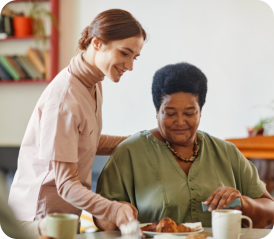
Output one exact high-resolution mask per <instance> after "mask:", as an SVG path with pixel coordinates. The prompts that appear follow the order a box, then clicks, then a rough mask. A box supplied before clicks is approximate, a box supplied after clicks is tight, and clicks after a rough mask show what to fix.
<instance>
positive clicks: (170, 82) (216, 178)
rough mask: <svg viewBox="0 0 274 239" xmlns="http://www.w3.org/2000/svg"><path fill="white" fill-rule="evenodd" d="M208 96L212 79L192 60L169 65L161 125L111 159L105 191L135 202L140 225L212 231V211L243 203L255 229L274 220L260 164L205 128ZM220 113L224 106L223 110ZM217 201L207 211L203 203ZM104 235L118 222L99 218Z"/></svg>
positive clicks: (161, 73) (161, 88)
mask: <svg viewBox="0 0 274 239" xmlns="http://www.w3.org/2000/svg"><path fill="white" fill-rule="evenodd" d="M206 93H207V79H206V76H205V75H204V74H203V73H202V72H201V71H200V70H199V69H198V68H196V67H195V66H193V65H190V64H188V63H179V64H175V65H167V66H165V67H163V68H161V69H160V70H158V71H157V72H156V73H155V75H154V78H153V84H152V95H153V102H154V105H155V108H156V118H157V121H158V128H155V129H152V130H145V131H141V132H139V133H137V134H135V135H133V136H132V137H130V138H129V139H127V140H125V141H124V142H122V143H121V144H120V145H119V146H118V147H117V148H116V150H115V151H114V153H113V155H112V156H111V157H110V159H109V161H108V162H107V164H106V166H105V168H104V170H103V171H102V173H101V176H100V178H99V181H98V186H97V193H100V194H101V195H102V196H103V197H106V198H108V199H111V200H117V201H124V202H129V203H131V204H132V205H134V206H135V207H136V208H137V210H138V212H139V214H138V220H139V221H140V222H142V223H144V222H154V221H157V220H160V219H162V218H163V217H166V216H168V217H170V218H171V219H173V220H174V221H176V222H197V221H201V222H202V224H203V226H205V227H210V226H211V213H210V212H211V211H212V210H213V209H214V208H215V206H217V208H218V209H220V208H222V207H224V206H227V205H229V204H230V203H231V202H232V201H233V200H234V199H235V198H240V200H241V207H237V208H235V209H239V210H241V211H242V213H243V214H244V215H246V216H248V217H250V218H251V219H252V221H253V225H254V227H257V228H263V227H265V226H267V225H269V224H271V223H273V221H274V216H273V215H274V201H273V198H272V197H271V196H270V194H269V193H268V192H267V191H266V187H265V184H264V183H263V182H262V181H261V180H260V178H259V176H258V173H257V170H256V168H255V167H254V165H253V164H252V163H251V162H250V161H248V160H247V159H246V158H245V157H244V156H243V155H242V154H241V152H240V151H239V150H238V149H237V148H236V147H235V146H234V145H233V144H232V143H230V142H226V141H224V140H221V139H218V138H216V137H213V136H211V135H210V134H208V133H205V132H203V131H200V130H198V127H199V123H200V119H201V111H202V108H203V105H204V103H205V99H206ZM216 110H218V109H216ZM203 201H206V204H210V207H209V210H208V211H207V212H203V211H202V206H201V202H203ZM96 224H97V226H98V227H99V228H101V229H103V230H113V229H115V225H114V224H112V223H110V222H106V221H103V220H98V219H96Z"/></svg>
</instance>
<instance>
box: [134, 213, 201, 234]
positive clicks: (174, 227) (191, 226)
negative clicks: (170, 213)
mask: <svg viewBox="0 0 274 239" xmlns="http://www.w3.org/2000/svg"><path fill="white" fill-rule="evenodd" d="M139 227H140V229H141V230H142V231H143V233H144V234H146V235H148V236H155V235H161V234H167V233H168V234H172V235H178V236H183V235H188V234H191V233H198V232H202V231H203V230H204V228H203V227H202V223H201V222H189V223H176V222H174V221H173V220H172V219H171V218H169V217H165V218H163V219H162V220H160V221H157V222H153V223H141V224H140V225H139Z"/></svg>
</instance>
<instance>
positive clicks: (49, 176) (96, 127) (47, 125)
mask: <svg viewBox="0 0 274 239" xmlns="http://www.w3.org/2000/svg"><path fill="white" fill-rule="evenodd" d="M145 40H146V32H145V31H144V29H143V28H142V26H141V24H140V23H139V22H138V21H137V20H136V19H135V18H134V17H133V16H132V15H131V14H130V13H129V12H127V11H124V10H120V9H112V10H107V11H105V12H102V13H100V14H99V15H98V16H96V18H95V19H94V20H93V22H92V23H91V24H90V25H89V26H87V27H86V28H85V29H84V30H83V32H82V37H81V39H80V40H79V44H78V49H79V51H78V54H77V55H76V56H75V57H73V58H72V59H71V62H70V64H69V66H68V67H66V68H65V69H63V70H62V71H61V72H60V73H59V74H58V75H57V76H56V77H55V78H54V79H53V81H52V82H51V83H50V84H49V85H48V87H47V88H46V89H45V91H44V92H43V93H42V95H41V97H40V99H39V101H38V103H37V105H36V107H35V109H34V111H33V113H32V116H31V119H30V122H29V124H28V127H27V130H26V133H25V136H24V138H23V141H22V144H21V149H20V153H19V157H18V169H17V172H16V175H15V178H14V181H13V184H12V186H11V191H10V195H9V205H10V206H11V207H12V209H13V211H14V213H15V215H16V218H17V219H18V220H20V221H22V222H21V225H23V226H24V227H25V228H26V230H28V226H29V225H31V226H32V227H33V225H36V226H37V225H38V223H37V222H38V221H40V222H41V223H40V224H39V225H40V226H39V229H40V234H41V235H45V234H46V233H45V232H44V229H45V226H44V225H45V220H42V221H41V219H43V218H45V216H46V215H47V214H49V213H55V212H58V213H72V214H77V215H80V214H81V211H82V210H86V211H88V212H90V213H91V214H93V215H94V216H96V217H97V218H100V219H102V220H107V221H110V222H112V223H114V224H115V225H116V226H118V227H119V226H120V225H121V224H122V223H127V222H128V221H130V220H133V219H136V216H137V210H136V208H135V207H134V206H132V205H128V204H124V203H121V202H116V201H110V200H107V199H105V198H103V197H102V196H100V195H99V194H95V193H93V192H92V191H91V190H90V188H91V168H92V164H93V160H94V157H95V155H110V154H111V153H112V151H113V150H114V148H115V147H116V146H117V145H118V144H119V143H120V142H122V141H123V140H124V139H126V138H127V137H121V136H109V135H102V134H101V130H102V111H101V108H102V85H101V81H102V80H103V79H104V77H105V76H106V77H108V78H109V79H110V80H112V81H113V82H119V81H120V79H121V77H122V75H123V74H124V73H125V72H126V71H131V70H133V62H134V60H135V59H136V58H137V57H138V56H139V55H140V52H141V50H142V47H143V44H144V41H145ZM26 221H29V222H30V221H35V222H36V223H35V224H33V223H27V222H26ZM29 231H32V232H33V233H35V232H34V230H29ZM36 233H37V236H38V227H37V230H36ZM30 238H31V236H30Z"/></svg>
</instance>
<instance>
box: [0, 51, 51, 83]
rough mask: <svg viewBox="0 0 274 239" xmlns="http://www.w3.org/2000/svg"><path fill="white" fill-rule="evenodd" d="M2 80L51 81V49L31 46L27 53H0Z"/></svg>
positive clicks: (0, 75) (0, 76)
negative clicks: (45, 49) (41, 49)
mask: <svg viewBox="0 0 274 239" xmlns="http://www.w3.org/2000/svg"><path fill="white" fill-rule="evenodd" d="M0 64H1V74H0V80H15V81H19V80H23V79H27V80H32V79H34V80H43V79H46V81H50V55H49V51H48V50H47V51H44V52H42V51H40V50H39V49H35V48H30V49H28V51H27V55H12V56H11V55H0Z"/></svg>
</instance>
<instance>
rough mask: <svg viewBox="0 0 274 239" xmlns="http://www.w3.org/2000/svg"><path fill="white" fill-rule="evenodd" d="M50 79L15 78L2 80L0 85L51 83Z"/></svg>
mask: <svg viewBox="0 0 274 239" xmlns="http://www.w3.org/2000/svg"><path fill="white" fill-rule="evenodd" d="M49 83H50V81H49V80H44V79H42V80H38V79H31V80H19V81H15V80H5V81H3V80H0V85H20V84H32V85H33V84H38V85H40V84H49Z"/></svg>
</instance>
